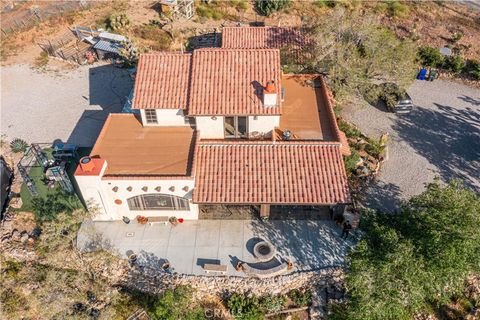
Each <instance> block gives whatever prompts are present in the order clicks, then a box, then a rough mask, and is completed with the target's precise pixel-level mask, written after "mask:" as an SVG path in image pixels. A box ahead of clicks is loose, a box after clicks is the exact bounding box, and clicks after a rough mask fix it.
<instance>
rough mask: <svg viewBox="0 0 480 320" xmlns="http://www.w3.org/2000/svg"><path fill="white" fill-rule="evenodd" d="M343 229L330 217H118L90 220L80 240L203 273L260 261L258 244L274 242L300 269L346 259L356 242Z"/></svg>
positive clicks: (85, 248) (87, 246)
mask: <svg viewBox="0 0 480 320" xmlns="http://www.w3.org/2000/svg"><path fill="white" fill-rule="evenodd" d="M340 233H341V229H340V228H339V227H338V226H336V225H335V224H334V223H333V222H332V221H324V220H273V221H267V222H262V221H259V220H197V221H185V222H184V223H182V224H179V225H178V226H176V227H172V226H171V225H170V224H169V225H163V224H154V225H149V224H146V225H140V224H137V223H134V222H133V221H132V222H131V223H130V224H128V225H127V224H125V223H123V222H121V221H117V222H91V221H89V222H84V223H83V225H82V227H81V229H80V231H79V234H78V239H77V245H78V247H79V248H80V249H81V250H83V251H93V250H97V249H99V248H100V247H103V248H104V249H106V250H109V251H111V252H113V253H116V254H118V255H119V256H121V257H122V258H125V257H127V256H128V255H129V254H131V253H135V254H137V256H138V261H139V263H140V264H143V265H149V266H152V267H160V266H161V265H162V263H163V261H165V259H167V260H168V261H169V262H170V264H171V266H172V269H173V271H174V272H177V273H182V274H197V275H201V274H202V275H203V274H204V271H203V269H202V266H203V264H204V263H221V264H226V265H228V274H229V275H236V276H244V273H243V272H237V271H235V268H234V266H235V265H236V262H237V261H238V260H241V261H245V262H254V261H255V259H254V257H253V255H252V249H253V246H254V245H255V244H256V243H257V242H258V241H260V240H268V241H270V242H271V243H272V244H273V245H274V246H275V247H276V248H277V252H278V256H280V257H281V258H282V259H284V260H287V259H291V260H292V261H293V262H294V264H295V267H296V270H303V271H307V270H312V269H319V268H324V267H328V266H337V265H342V264H343V263H344V257H345V255H346V253H347V251H348V250H349V249H350V248H351V247H352V246H353V241H352V240H351V239H349V240H343V239H341V238H340Z"/></svg>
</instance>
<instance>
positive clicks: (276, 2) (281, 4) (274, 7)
mask: <svg viewBox="0 0 480 320" xmlns="http://www.w3.org/2000/svg"><path fill="white" fill-rule="evenodd" d="M289 5H290V0H255V9H256V10H257V11H258V13H260V14H261V15H264V16H267V17H268V16H270V15H271V14H272V13H274V12H276V11H280V10H282V9H285V8H286V7H288V6H289Z"/></svg>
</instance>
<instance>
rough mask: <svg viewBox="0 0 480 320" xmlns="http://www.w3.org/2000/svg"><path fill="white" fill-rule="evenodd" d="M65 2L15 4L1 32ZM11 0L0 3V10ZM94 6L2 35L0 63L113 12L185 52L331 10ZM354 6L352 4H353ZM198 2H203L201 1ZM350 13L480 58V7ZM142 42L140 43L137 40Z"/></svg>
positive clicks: (27, 59) (26, 58)
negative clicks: (201, 41)
mask: <svg viewBox="0 0 480 320" xmlns="http://www.w3.org/2000/svg"><path fill="white" fill-rule="evenodd" d="M64 2H66V1H28V2H25V3H23V4H20V5H18V6H16V7H15V8H14V9H12V10H10V11H8V12H3V11H2V14H1V17H2V28H3V27H5V24H6V23H7V22H8V21H11V18H12V16H13V17H15V16H21V15H22V14H24V13H25V12H27V11H28V10H31V9H32V8H35V7H39V8H41V9H45V8H46V9H45V10H44V11H48V8H49V6H50V7H51V6H53V4H55V5H57V4H58V3H60V4H61V3H64ZM10 3H12V1H5V0H2V1H1V5H2V8H5V6H6V5H7V4H10ZM88 3H89V4H94V5H93V6H91V7H90V8H89V9H85V10H78V11H74V12H68V13H65V14H63V15H61V16H58V17H51V18H49V19H45V20H44V21H42V22H39V23H37V24H36V25H35V26H34V27H33V28H32V29H30V30H28V31H24V32H16V33H14V34H13V35H11V34H9V35H7V36H5V35H4V34H3V33H2V34H1V36H2V47H3V48H2V60H3V61H2V65H6V64H15V63H28V64H31V63H33V62H34V60H35V58H37V57H38V56H39V55H40V53H41V49H40V47H39V46H38V44H37V43H38V42H39V40H50V41H52V40H54V39H56V38H58V37H59V36H60V35H62V34H64V33H65V32H66V31H67V30H68V29H67V28H68V27H71V26H74V25H82V26H95V25H101V24H103V23H104V22H105V19H106V18H107V17H108V16H109V15H110V14H111V13H113V12H126V13H127V16H128V18H129V19H130V21H131V28H130V29H129V30H127V31H125V33H126V34H127V35H130V36H132V37H135V35H134V34H133V31H132V30H133V27H134V26H139V25H142V24H147V23H149V21H151V20H156V21H160V22H161V23H162V24H164V23H166V24H165V25H164V27H163V29H164V30H166V31H167V32H169V33H170V34H171V35H172V36H173V43H172V45H171V49H172V50H181V49H182V48H185V46H186V43H187V40H188V38H189V37H191V36H194V35H198V34H202V33H208V32H212V31H213V30H215V29H217V30H220V29H221V27H223V26H232V25H237V24H240V25H247V24H249V23H254V22H255V23H264V24H266V25H273V26H299V25H301V24H302V23H303V22H307V21H315V20H316V19H321V16H322V15H325V14H327V13H328V12H329V10H331V9H330V8H328V7H322V8H319V7H317V6H315V5H313V4H312V3H311V2H306V1H293V2H292V5H291V6H290V7H289V8H288V9H286V10H284V11H281V12H277V13H275V14H273V15H272V16H271V17H268V18H267V17H263V16H260V15H258V14H257V13H256V12H255V10H254V8H253V1H246V5H247V6H246V8H245V9H239V8H236V7H234V4H233V3H231V2H227V1H217V2H216V3H215V4H214V6H218V7H219V8H220V10H221V11H222V12H223V17H222V18H221V19H218V20H214V19H206V18H204V17H200V16H199V15H195V16H194V17H193V18H192V19H190V20H178V21H173V22H167V21H166V20H162V19H161V18H160V13H159V8H158V5H157V4H156V1H133V0H129V1H127V0H122V1H103V2H98V1H97V2H93V1H90V2H88ZM352 3H353V2H352ZM197 4H199V2H197ZM345 6H346V7H348V8H349V9H351V10H363V11H368V12H373V13H374V14H375V15H377V16H379V17H380V18H381V21H382V23H383V24H384V25H386V26H387V27H389V28H391V29H392V30H394V31H395V32H396V33H397V35H398V36H400V37H410V38H415V39H417V41H418V44H419V46H420V45H429V46H435V47H442V46H445V45H451V46H456V47H458V48H459V49H460V50H461V51H462V54H463V55H464V57H465V58H475V59H480V36H479V34H480V9H479V8H478V7H474V6H473V7H472V6H469V5H467V4H462V3H460V2H443V3H442V4H441V5H439V4H437V3H434V2H422V3H420V4H412V5H409V6H408V10H407V12H406V13H403V14H402V15H401V16H397V17H395V18H392V17H391V16H389V15H388V14H387V13H386V12H384V13H375V10H376V9H375V8H374V6H375V3H373V2H363V3H361V4H360V5H353V4H351V5H350V7H349V6H348V5H345ZM455 33H461V34H463V36H462V37H461V39H460V40H458V41H456V42H455V41H453V40H452V37H453V35H454V34H455ZM139 41H140V42H141V39H140V40H139Z"/></svg>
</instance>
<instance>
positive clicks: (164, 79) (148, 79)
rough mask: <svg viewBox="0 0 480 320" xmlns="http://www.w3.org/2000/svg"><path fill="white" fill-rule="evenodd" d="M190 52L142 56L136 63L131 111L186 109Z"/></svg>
mask: <svg viewBox="0 0 480 320" xmlns="http://www.w3.org/2000/svg"><path fill="white" fill-rule="evenodd" d="M191 58H192V55H191V54H190V53H183V54H182V53H152V54H142V55H141V56H140V59H139V60H138V67H137V76H136V79H135V90H134V98H133V106H132V107H133V108H134V109H186V108H187V102H188V101H187V100H188V99H187V97H188V87H189V82H190V66H191Z"/></svg>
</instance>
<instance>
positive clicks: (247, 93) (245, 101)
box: [188, 49, 281, 115]
mask: <svg viewBox="0 0 480 320" xmlns="http://www.w3.org/2000/svg"><path fill="white" fill-rule="evenodd" d="M280 78H281V68H280V52H279V50H278V49H256V50H252V49H199V50H195V51H194V53H193V62H192V81H191V86H190V92H189V104H188V114H189V115H275V114H280V107H279V104H280V94H278V97H277V98H278V106H276V107H268V108H266V107H264V106H263V96H262V92H263V86H265V85H266V83H267V81H269V80H274V81H275V83H276V84H277V90H278V92H279V93H280V87H281V84H280Z"/></svg>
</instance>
